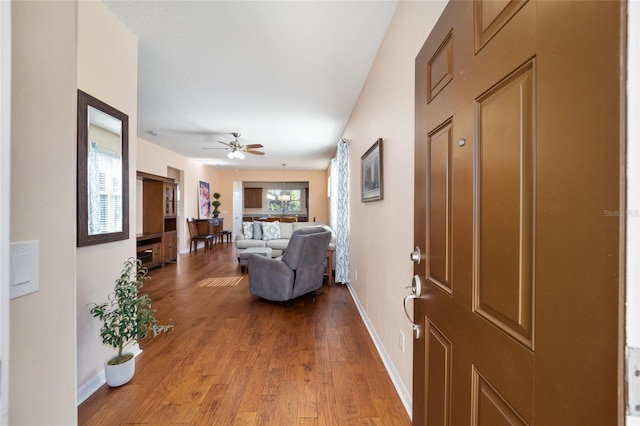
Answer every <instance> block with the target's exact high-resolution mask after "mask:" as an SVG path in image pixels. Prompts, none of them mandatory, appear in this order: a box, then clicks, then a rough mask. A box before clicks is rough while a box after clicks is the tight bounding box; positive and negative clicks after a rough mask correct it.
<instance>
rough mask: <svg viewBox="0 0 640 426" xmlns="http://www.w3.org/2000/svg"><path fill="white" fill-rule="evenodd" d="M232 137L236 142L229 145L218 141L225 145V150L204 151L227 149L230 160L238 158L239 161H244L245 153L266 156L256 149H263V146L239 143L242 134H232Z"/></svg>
mask: <svg viewBox="0 0 640 426" xmlns="http://www.w3.org/2000/svg"><path fill="white" fill-rule="evenodd" d="M231 136H233V137H234V138H235V140H233V141H231V142H228V143H227V142H222V141H218V142H219V143H221V144H222V145H225V146H226V147H225V148H214V147H211V148H202V149H226V150H227V151H229V153H228V154H227V157H229V158H230V159H234V158H237V159H239V160H242V159H243V158H244V157H245V153H247V154H255V155H264V152H262V151H257V150H256V148H262V147H263V146H262V145H261V144H259V143H253V144H249V145H243V144H242V143H240V141H238V138H239V137H240V133H238V132H231Z"/></svg>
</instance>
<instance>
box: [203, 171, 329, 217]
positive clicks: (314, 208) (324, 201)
mask: <svg viewBox="0 0 640 426" xmlns="http://www.w3.org/2000/svg"><path fill="white" fill-rule="evenodd" d="M293 167H295V166H292V168H291V169H290V168H289V166H287V171H286V173H285V182H307V181H308V182H309V211H308V216H309V221H314V218H315V221H316V222H322V223H326V224H328V223H329V200H328V198H327V176H328V175H327V171H326V170H295V169H294V168H293ZM219 177H220V181H219V182H220V184H219V186H218V188H217V189H216V191H218V192H220V194H221V195H222V198H220V201H221V202H222V203H223V204H222V206H221V207H220V210H221V211H222V214H221V215H220V216H221V217H225V218H228V219H225V228H227V229H231V221H232V220H233V216H232V214H233V182H234V181H239V182H255V181H261V182H279V183H281V182H282V179H283V177H282V170H238V171H235V170H220V171H219ZM227 220H228V221H229V223H228V224H227V223H226V221H227Z"/></svg>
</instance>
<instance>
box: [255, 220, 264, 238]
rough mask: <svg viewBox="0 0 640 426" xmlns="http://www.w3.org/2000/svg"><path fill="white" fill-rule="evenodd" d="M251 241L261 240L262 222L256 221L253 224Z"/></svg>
mask: <svg viewBox="0 0 640 426" xmlns="http://www.w3.org/2000/svg"><path fill="white" fill-rule="evenodd" d="M253 239H254V240H261V239H262V222H258V221H255V222H253Z"/></svg>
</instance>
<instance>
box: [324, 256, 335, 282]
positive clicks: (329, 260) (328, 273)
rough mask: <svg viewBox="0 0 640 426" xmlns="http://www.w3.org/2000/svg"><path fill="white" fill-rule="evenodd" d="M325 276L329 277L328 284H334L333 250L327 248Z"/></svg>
mask: <svg viewBox="0 0 640 426" xmlns="http://www.w3.org/2000/svg"><path fill="white" fill-rule="evenodd" d="M324 276H325V277H327V284H328V285H329V287H331V286H332V285H333V251H332V250H327V269H325V271H324Z"/></svg>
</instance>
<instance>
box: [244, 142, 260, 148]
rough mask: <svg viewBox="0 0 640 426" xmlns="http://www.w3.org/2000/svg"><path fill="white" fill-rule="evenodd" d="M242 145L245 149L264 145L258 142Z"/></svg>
mask: <svg viewBox="0 0 640 426" xmlns="http://www.w3.org/2000/svg"><path fill="white" fill-rule="evenodd" d="M244 147H245V148H247V149H253V148H264V146H263V145H261V144H259V143H252V144H249V145H245V146H244Z"/></svg>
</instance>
